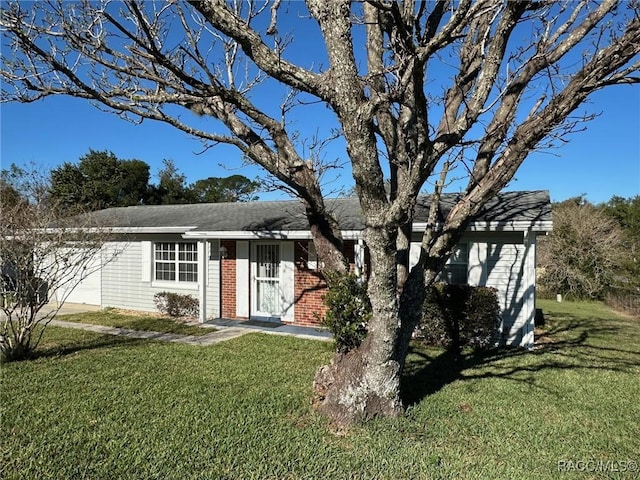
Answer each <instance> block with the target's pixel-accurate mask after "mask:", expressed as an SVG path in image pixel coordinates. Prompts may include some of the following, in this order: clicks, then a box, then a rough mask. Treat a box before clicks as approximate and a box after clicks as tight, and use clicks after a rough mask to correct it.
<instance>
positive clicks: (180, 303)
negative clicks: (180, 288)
mask: <svg viewBox="0 0 640 480" xmlns="http://www.w3.org/2000/svg"><path fill="white" fill-rule="evenodd" d="M153 302H154V303H155V304H156V308H157V309H158V310H159V311H160V313H163V314H164V315H169V316H170V317H197V316H198V311H199V305H200V304H199V301H198V299H197V298H195V297H193V296H192V295H182V294H179V293H173V292H160V293H156V294H155V295H154V296H153Z"/></svg>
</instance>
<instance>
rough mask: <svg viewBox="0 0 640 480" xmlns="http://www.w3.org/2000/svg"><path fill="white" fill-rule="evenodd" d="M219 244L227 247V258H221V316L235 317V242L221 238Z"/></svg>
mask: <svg viewBox="0 0 640 480" xmlns="http://www.w3.org/2000/svg"><path fill="white" fill-rule="evenodd" d="M220 246H221V247H225V248H226V249H227V258H224V259H222V272H221V275H222V287H221V288H222V295H221V297H222V317H223V318H235V317H236V242H235V240H221V241H220Z"/></svg>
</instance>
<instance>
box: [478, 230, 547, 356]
mask: <svg viewBox="0 0 640 480" xmlns="http://www.w3.org/2000/svg"><path fill="white" fill-rule="evenodd" d="M484 284H485V285H486V286H488V287H494V288H496V289H497V290H498V299H499V302H500V308H501V310H502V325H501V328H500V339H499V340H500V343H503V344H508V345H522V346H527V347H531V346H532V345H530V344H529V342H531V341H532V340H533V337H532V333H533V314H534V312H535V237H533V238H530V239H524V238H523V237H522V236H521V237H520V238H518V241H517V242H513V243H511V242H489V243H487V244H486V281H485V282H484ZM529 334H531V335H529Z"/></svg>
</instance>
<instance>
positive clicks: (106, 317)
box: [56, 308, 215, 335]
mask: <svg viewBox="0 0 640 480" xmlns="http://www.w3.org/2000/svg"><path fill="white" fill-rule="evenodd" d="M56 319H57V320H64V321H66V322H79V323H89V324H92V325H104V326H107V327H117V328H128V329H129V330H144V331H150V332H160V333H177V334H180V335H206V334H207V333H212V332H215V329H213V328H209V327H199V326H197V325H189V324H187V323H183V322H181V321H180V320H174V319H172V318H167V317H159V316H156V315H144V314H129V313H122V312H119V311H117V310H114V309H109V308H106V309H104V310H100V311H98V312H86V313H74V314H70V315H60V316H58V317H56Z"/></svg>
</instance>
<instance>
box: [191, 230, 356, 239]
mask: <svg viewBox="0 0 640 480" xmlns="http://www.w3.org/2000/svg"><path fill="white" fill-rule="evenodd" d="M361 236H362V232H361V231H359V230H343V231H342V238H343V239H344V240H357V239H359V238H360V237H361ZM182 237H183V238H185V239H197V238H201V239H213V238H217V239H222V240H270V239H274V240H311V238H312V236H311V232H310V231H309V230H277V231H273V232H260V231H247V230H226V231H211V232H185V233H184V235H182Z"/></svg>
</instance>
